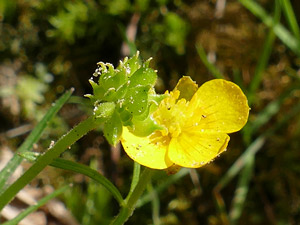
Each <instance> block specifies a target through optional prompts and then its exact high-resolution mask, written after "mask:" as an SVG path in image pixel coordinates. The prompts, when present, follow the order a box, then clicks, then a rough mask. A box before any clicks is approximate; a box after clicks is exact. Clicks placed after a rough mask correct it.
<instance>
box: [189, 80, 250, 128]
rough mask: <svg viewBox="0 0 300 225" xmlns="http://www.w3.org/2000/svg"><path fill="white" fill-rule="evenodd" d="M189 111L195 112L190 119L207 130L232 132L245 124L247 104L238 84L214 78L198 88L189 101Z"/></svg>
mask: <svg viewBox="0 0 300 225" xmlns="http://www.w3.org/2000/svg"><path fill="white" fill-rule="evenodd" d="M189 111H194V112H196V113H194V116H193V118H191V120H193V121H197V124H198V125H199V126H201V127H202V129H204V130H206V131H207V132H213V133H214V132H222V133H232V132H236V131H238V130H240V129H242V127H243V126H244V125H245V124H246V122H247V120H248V115H249V106H248V101H247V98H246V96H245V95H244V93H243V92H242V90H241V89H240V87H239V86H237V85H236V84H234V83H232V82H230V81H226V80H222V79H215V80H211V81H208V82H206V83H204V84H203V85H202V86H201V87H200V88H199V89H198V91H197V92H196V93H195V94H194V96H193V98H192V99H191V101H190V104H189ZM199 113H200V114H201V115H199ZM196 117H197V118H198V120H197V119H196ZM199 118H201V120H200V121H199Z"/></svg>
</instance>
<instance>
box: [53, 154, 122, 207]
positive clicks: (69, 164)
mask: <svg viewBox="0 0 300 225" xmlns="http://www.w3.org/2000/svg"><path fill="white" fill-rule="evenodd" d="M50 166H53V167H56V168H60V169H63V170H70V171H73V172H75V173H80V174H83V175H86V176H88V177H89V178H91V179H93V180H95V181H96V182H98V183H99V184H101V185H103V187H105V188H106V189H107V190H108V191H109V192H110V193H111V194H112V196H113V197H114V198H115V199H116V200H117V201H118V203H119V204H120V205H123V201H124V200H123V197H122V195H121V193H120V192H119V190H118V189H117V188H116V187H115V186H114V185H113V184H112V183H111V182H110V181H109V180H108V179H107V178H106V177H104V176H103V175H101V174H100V173H99V172H98V171H97V170H94V169H92V168H90V167H88V166H86V165H83V164H80V163H77V162H73V161H70V160H65V159H61V158H57V159H54V160H53V161H52V162H51V163H50Z"/></svg>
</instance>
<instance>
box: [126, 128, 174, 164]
mask: <svg viewBox="0 0 300 225" xmlns="http://www.w3.org/2000/svg"><path fill="white" fill-rule="evenodd" d="M169 142H170V140H169V138H168V137H163V136H161V132H160V131H157V132H155V133H153V134H152V135H150V136H148V137H138V136H135V135H134V134H132V133H131V132H130V131H129V130H128V128H126V127H124V128H123V133H122V138H121V143H122V145H123V148H124V150H125V152H126V153H127V155H128V156H129V157H130V158H132V159H133V160H134V161H136V162H138V163H139V164H141V165H143V166H147V167H149V168H152V169H166V168H168V167H169V166H171V165H172V164H173V163H172V162H171V161H170V159H169V158H168V155H167V146H168V144H169Z"/></svg>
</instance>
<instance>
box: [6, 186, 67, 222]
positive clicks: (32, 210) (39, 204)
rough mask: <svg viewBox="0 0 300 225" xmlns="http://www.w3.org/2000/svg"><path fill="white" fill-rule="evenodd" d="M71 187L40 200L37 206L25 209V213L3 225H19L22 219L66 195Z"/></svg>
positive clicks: (58, 190) (61, 189) (56, 191)
mask: <svg viewBox="0 0 300 225" xmlns="http://www.w3.org/2000/svg"><path fill="white" fill-rule="evenodd" d="M69 187H70V186H69V185H66V186H63V187H61V188H59V189H57V190H55V191H53V192H52V193H51V194H49V195H47V196H46V197H44V198H42V199H41V200H39V201H38V202H37V203H36V204H35V205H32V206H30V207H28V208H27V209H25V210H24V211H22V212H21V213H20V214H19V215H17V216H16V217H15V218H13V219H12V220H10V221H7V222H5V223H2V225H17V224H19V222H20V221H21V220H22V219H24V218H25V217H26V216H28V215H29V214H30V213H32V212H34V211H36V210H37V209H38V208H39V207H41V206H42V205H45V204H46V203H47V202H48V201H50V200H51V199H53V198H55V197H57V196H59V195H61V194H62V193H64V192H65V191H66V190H67V189H68V188H69Z"/></svg>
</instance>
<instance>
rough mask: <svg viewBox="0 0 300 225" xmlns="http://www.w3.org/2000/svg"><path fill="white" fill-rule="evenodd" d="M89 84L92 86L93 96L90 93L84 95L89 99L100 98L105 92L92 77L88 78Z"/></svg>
mask: <svg viewBox="0 0 300 225" xmlns="http://www.w3.org/2000/svg"><path fill="white" fill-rule="evenodd" d="M89 82H90V84H91V85H92V88H93V94H94V95H93V96H91V95H85V96H86V97H89V98H90V99H102V98H103V96H104V93H105V90H104V88H103V87H102V86H101V85H98V84H97V83H96V82H95V81H93V80H92V79H90V80H89Z"/></svg>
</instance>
